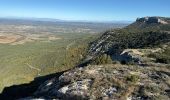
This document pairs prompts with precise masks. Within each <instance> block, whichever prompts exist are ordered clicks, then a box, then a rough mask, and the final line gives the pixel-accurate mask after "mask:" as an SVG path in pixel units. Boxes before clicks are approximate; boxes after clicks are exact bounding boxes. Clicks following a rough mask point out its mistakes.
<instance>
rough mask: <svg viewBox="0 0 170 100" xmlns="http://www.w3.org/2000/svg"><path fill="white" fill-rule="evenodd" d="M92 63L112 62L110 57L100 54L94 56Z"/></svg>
mask: <svg viewBox="0 0 170 100" xmlns="http://www.w3.org/2000/svg"><path fill="white" fill-rule="evenodd" d="M92 64H97V65H100V64H112V59H111V57H110V56H109V55H107V54H103V55H100V56H98V57H96V58H95V59H94V60H93V61H92Z"/></svg>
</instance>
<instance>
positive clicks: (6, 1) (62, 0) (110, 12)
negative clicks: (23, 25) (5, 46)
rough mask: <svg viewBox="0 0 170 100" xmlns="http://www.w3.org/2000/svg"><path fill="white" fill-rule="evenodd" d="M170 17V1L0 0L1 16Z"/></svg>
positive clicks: (99, 18)
mask: <svg viewBox="0 0 170 100" xmlns="http://www.w3.org/2000/svg"><path fill="white" fill-rule="evenodd" d="M142 16H166V17H170V0H0V17H36V18H56V19H64V20H65V19H66V20H91V21H112V20H129V21H131V20H135V19H136V17H142Z"/></svg>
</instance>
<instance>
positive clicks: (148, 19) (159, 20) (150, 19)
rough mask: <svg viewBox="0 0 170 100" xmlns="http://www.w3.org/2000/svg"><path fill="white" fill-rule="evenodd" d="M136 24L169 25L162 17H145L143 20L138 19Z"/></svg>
mask: <svg viewBox="0 0 170 100" xmlns="http://www.w3.org/2000/svg"><path fill="white" fill-rule="evenodd" d="M136 22H146V23H148V24H151V23H157V24H168V22H166V21H165V20H164V19H162V18H160V17H143V18H137V19H136Z"/></svg>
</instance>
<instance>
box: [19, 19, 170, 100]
mask: <svg viewBox="0 0 170 100" xmlns="http://www.w3.org/2000/svg"><path fill="white" fill-rule="evenodd" d="M169 22H170V19H169V18H164V17H145V18H138V19H137V21H136V22H134V23H132V24H131V25H129V26H127V27H125V28H123V29H116V30H109V31H107V32H105V33H104V34H103V35H102V36H101V37H100V38H98V39H97V40H95V41H94V42H93V43H91V45H90V46H89V51H88V54H87V57H86V59H85V60H84V61H83V63H84V64H82V65H86V66H81V67H77V68H74V69H72V70H69V71H67V72H65V73H63V74H62V75H61V76H60V77H59V78H58V77H54V78H52V79H50V80H47V81H46V82H44V83H42V84H41V85H40V86H39V88H38V89H37V90H36V91H35V92H34V93H33V94H32V95H31V96H29V97H25V98H20V100H27V99H59V100H60V99H61V100H98V99H99V100H168V99H170V58H169V56H170V53H169V50H170V33H169V32H170V23H169ZM103 55H107V56H104V57H103ZM105 58H106V59H105ZM108 59H111V61H110V60H108ZM103 60H104V61H103ZM105 60H106V61H105ZM108 61H109V63H108ZM96 62H97V63H96Z"/></svg>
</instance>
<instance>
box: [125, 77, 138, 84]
mask: <svg viewBox="0 0 170 100" xmlns="http://www.w3.org/2000/svg"><path fill="white" fill-rule="evenodd" d="M138 79H139V76H137V75H129V76H127V77H126V81H130V82H133V83H135V82H137V81H138Z"/></svg>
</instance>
